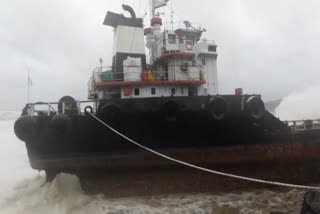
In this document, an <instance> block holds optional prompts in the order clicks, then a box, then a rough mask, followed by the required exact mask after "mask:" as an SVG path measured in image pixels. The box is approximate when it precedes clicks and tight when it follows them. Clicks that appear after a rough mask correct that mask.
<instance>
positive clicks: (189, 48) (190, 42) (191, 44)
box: [186, 40, 193, 50]
mask: <svg viewBox="0 0 320 214" xmlns="http://www.w3.org/2000/svg"><path fill="white" fill-rule="evenodd" d="M192 48H193V43H192V41H190V40H188V41H186V49H187V50H192Z"/></svg>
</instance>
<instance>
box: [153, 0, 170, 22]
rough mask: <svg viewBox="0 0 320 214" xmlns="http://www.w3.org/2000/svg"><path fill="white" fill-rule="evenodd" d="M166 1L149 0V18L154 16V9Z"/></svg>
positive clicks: (163, 4)
mask: <svg viewBox="0 0 320 214" xmlns="http://www.w3.org/2000/svg"><path fill="white" fill-rule="evenodd" d="M168 1H169V0H150V9H151V11H150V12H151V13H150V16H151V18H153V17H156V16H157V14H156V9H158V8H161V7H164V6H166V5H167V3H168Z"/></svg>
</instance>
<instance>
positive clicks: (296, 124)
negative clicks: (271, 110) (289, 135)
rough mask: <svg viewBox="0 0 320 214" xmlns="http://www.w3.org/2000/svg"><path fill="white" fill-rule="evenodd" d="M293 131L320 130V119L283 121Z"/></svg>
mask: <svg viewBox="0 0 320 214" xmlns="http://www.w3.org/2000/svg"><path fill="white" fill-rule="evenodd" d="M283 122H284V123H286V124H287V125H288V126H289V127H290V128H291V130H292V131H293V132H301V131H306V130H320V119H316V120H292V121H283Z"/></svg>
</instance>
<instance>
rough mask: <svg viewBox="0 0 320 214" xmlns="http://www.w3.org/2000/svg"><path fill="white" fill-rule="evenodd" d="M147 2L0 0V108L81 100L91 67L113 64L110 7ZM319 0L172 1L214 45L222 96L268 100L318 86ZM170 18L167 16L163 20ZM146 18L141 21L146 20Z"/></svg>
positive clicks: (143, 6) (141, 9) (140, 6)
mask: <svg viewBox="0 0 320 214" xmlns="http://www.w3.org/2000/svg"><path fill="white" fill-rule="evenodd" d="M121 3H126V4H130V5H133V6H134V8H135V10H136V11H137V13H138V15H139V16H143V15H144V13H145V12H148V10H147V6H148V0H123V1H111V0H90V1H85V0H82V1H79V0H67V1H66V0H45V1H40V0H28V1H20V0H1V7H0V74H1V76H0V99H1V102H0V109H20V108H21V107H22V106H23V105H24V104H25V103H26V101H27V70H28V68H29V69H30V71H31V78H32V81H33V85H32V90H31V92H32V93H31V99H32V101H57V100H58V99H59V98H60V97H62V96H63V95H72V96H74V97H78V98H81V99H86V95H87V81H88V79H89V77H90V74H91V71H92V70H93V68H95V67H96V66H98V65H99V58H100V57H102V58H103V59H104V64H105V65H109V64H110V63H111V58H112V56H111V52H112V42H113V41H112V38H113V31H112V29H111V28H110V27H107V26H104V25H102V22H103V20H104V18H105V15H106V12H107V11H108V10H111V11H114V12H117V13H122V12H123V11H122V9H121ZM319 6H320V2H319V1H318V0H307V1H301V0H281V1H279V0H268V1H257V0H228V1H224V0H199V1H185V0H173V1H172V7H173V8H174V9H175V13H176V15H175V19H176V20H177V19H178V18H177V17H180V18H181V19H188V20H190V21H191V22H196V23H201V24H202V26H203V27H205V28H206V29H207V33H205V35H204V36H205V37H206V38H208V39H210V40H211V39H212V40H215V41H216V42H217V44H218V51H219V58H218V69H219V70H218V72H219V84H220V85H219V87H220V92H221V93H233V91H234V88H236V87H243V88H244V90H245V92H246V93H261V94H263V97H264V98H265V99H266V100H270V99H276V98H280V97H284V96H286V95H288V94H289V93H291V92H293V91H296V90H300V89H303V88H305V87H307V86H309V85H318V84H319V83H320V58H319V56H320V13H319V12H318V11H319ZM169 17H170V15H168V16H167V18H166V19H167V20H168V19H169ZM146 21H147V20H146Z"/></svg>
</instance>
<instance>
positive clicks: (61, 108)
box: [22, 101, 98, 116]
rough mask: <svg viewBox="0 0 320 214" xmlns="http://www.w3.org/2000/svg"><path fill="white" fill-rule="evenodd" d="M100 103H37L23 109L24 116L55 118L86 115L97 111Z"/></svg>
mask: <svg viewBox="0 0 320 214" xmlns="http://www.w3.org/2000/svg"><path fill="white" fill-rule="evenodd" d="M97 102H98V101H74V102H72V101H68V102H37V103H29V104H27V105H26V106H25V108H24V109H23V112H22V114H23V115H29V116H53V115H56V114H71V115H85V113H86V111H88V110H90V111H92V113H95V112H96V111H97Z"/></svg>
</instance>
